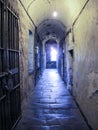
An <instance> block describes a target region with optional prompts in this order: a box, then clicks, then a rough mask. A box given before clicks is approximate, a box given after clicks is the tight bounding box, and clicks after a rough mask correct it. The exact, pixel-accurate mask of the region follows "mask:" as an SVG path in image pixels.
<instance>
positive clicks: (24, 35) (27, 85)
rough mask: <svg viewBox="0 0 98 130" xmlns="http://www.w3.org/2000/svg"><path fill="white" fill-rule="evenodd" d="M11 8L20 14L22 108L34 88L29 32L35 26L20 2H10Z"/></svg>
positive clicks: (14, 0)
mask: <svg viewBox="0 0 98 130" xmlns="http://www.w3.org/2000/svg"><path fill="white" fill-rule="evenodd" d="M9 2H10V5H11V7H12V8H13V9H14V10H16V11H17V13H18V14H19V50H20V88H21V103H22V108H23V107H24V105H25V104H26V102H27V100H28V98H29V95H30V94H31V92H32V90H33V88H34V84H35V83H34V74H29V71H28V70H29V68H28V66H29V65H28V59H29V58H28V56H29V55H28V54H29V30H31V31H32V32H33V34H34V26H33V24H32V22H31V21H30V19H29V17H28V16H27V14H26V12H25V11H24V9H23V7H22V6H21V4H20V2H19V1H18V0H9Z"/></svg>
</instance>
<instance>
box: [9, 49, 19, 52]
mask: <svg viewBox="0 0 98 130" xmlns="http://www.w3.org/2000/svg"><path fill="white" fill-rule="evenodd" d="M8 51H12V52H18V53H19V52H20V51H19V50H14V49H8Z"/></svg>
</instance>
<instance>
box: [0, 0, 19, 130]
mask: <svg viewBox="0 0 98 130" xmlns="http://www.w3.org/2000/svg"><path fill="white" fill-rule="evenodd" d="M4 10H5V11H4ZM0 30H1V31H0V130H11V129H13V127H14V126H15V124H16V123H17V121H18V120H19V118H20V115H21V105H20V78H19V40H18V18H17V16H16V14H15V13H14V12H13V11H12V10H11V9H10V8H9V7H8V6H6V7H5V3H4V2H3V1H2V0H0ZM5 39H6V40H5Z"/></svg>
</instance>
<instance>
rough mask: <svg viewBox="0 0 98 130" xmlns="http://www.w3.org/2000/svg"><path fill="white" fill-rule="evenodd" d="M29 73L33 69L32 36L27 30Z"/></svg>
mask: <svg viewBox="0 0 98 130" xmlns="http://www.w3.org/2000/svg"><path fill="white" fill-rule="evenodd" d="M28 64H29V74H32V73H33V71H34V37H33V33H32V32H31V31H30V30H29V63H28Z"/></svg>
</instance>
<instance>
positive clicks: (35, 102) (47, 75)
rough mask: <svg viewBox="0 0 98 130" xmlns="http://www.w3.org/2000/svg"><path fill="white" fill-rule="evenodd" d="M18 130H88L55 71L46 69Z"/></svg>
mask: <svg viewBox="0 0 98 130" xmlns="http://www.w3.org/2000/svg"><path fill="white" fill-rule="evenodd" d="M16 130H89V128H88V127H87V125H86V122H85V121H84V119H83V117H82V115H81V113H80V111H79V109H78V107H77V105H76V104H75V102H74V99H73V97H72V96H71V95H70V93H69V91H68V90H67V89H66V86H65V84H64V82H63V81H62V79H61V77H60V76H59V74H58V72H57V70H56V69H46V70H45V71H44V73H43V75H42V77H41V79H40V80H39V82H38V84H37V85H36V88H35V90H34V92H32V95H31V98H30V101H29V102H28V103H27V106H26V109H25V110H24V112H23V116H22V119H21V120H20V122H19V123H18V125H17V127H16Z"/></svg>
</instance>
